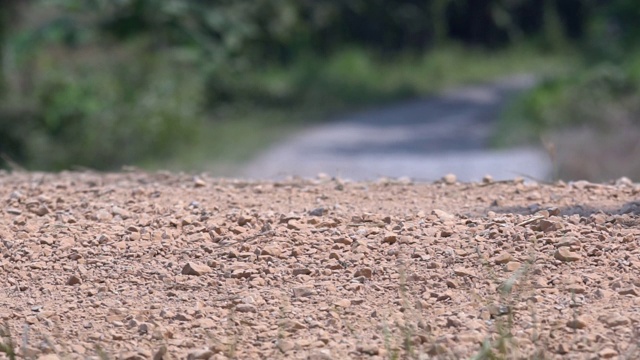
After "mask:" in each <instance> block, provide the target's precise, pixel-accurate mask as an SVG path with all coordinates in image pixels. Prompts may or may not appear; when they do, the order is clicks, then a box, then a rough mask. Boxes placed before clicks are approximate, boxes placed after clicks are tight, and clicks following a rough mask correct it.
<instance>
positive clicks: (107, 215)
mask: <svg viewBox="0 0 640 360" xmlns="http://www.w3.org/2000/svg"><path fill="white" fill-rule="evenodd" d="M112 217H113V216H112V215H111V212H110V211H107V210H105V209H100V210H98V211H96V213H95V214H94V216H93V218H94V220H97V221H109V220H111V218H112Z"/></svg>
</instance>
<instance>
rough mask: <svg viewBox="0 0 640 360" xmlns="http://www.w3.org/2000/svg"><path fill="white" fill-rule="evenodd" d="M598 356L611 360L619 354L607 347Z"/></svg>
mask: <svg viewBox="0 0 640 360" xmlns="http://www.w3.org/2000/svg"><path fill="white" fill-rule="evenodd" d="M598 356H600V358H601V359H610V358H612V357H616V356H618V352H617V351H616V350H615V349H613V348H610V347H605V348H604V349H602V350H600V351H598Z"/></svg>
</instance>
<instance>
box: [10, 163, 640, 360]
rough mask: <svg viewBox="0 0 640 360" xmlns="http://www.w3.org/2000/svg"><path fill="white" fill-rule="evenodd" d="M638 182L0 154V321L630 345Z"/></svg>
mask: <svg viewBox="0 0 640 360" xmlns="http://www.w3.org/2000/svg"><path fill="white" fill-rule="evenodd" d="M639 198H640V184H633V183H630V182H629V181H627V180H625V179H621V180H620V181H619V182H618V184H616V185H606V184H591V183H586V182H576V183H571V184H565V183H562V182H560V183H556V184H553V185H539V184H535V183H527V184H524V183H521V182H511V181H505V182H494V183H484V184H483V183H455V184H444V183H436V184H412V183H406V182H389V181H387V182H376V183H373V182H353V183H352V182H340V181H336V180H323V179H320V180H306V181H302V180H299V181H294V182H243V181H238V180H223V179H210V178H207V177H206V176H203V177H201V178H193V177H190V176H185V175H176V174H168V173H158V174H143V173H125V174H92V173H62V174H37V173H24V174H13V175H9V174H6V173H2V172H0V201H2V207H1V208H0V211H1V213H0V255H1V256H0V281H1V284H2V286H0V321H2V322H3V323H5V324H6V325H7V326H8V330H9V331H8V333H10V337H11V338H12V339H13V341H14V345H11V346H9V348H13V349H14V350H15V351H17V352H18V354H21V355H24V356H27V357H31V358H44V359H48V360H55V359H59V358H60V359H84V358H92V359H97V358H98V356H99V357H100V358H105V356H106V357H108V358H110V359H151V358H153V359H156V360H159V359H178V358H180V359H183V358H187V359H209V358H211V359H228V358H234V359H398V358H401V359H404V358H416V359H418V358H419V359H422V358H440V359H459V358H470V357H471V356H474V355H482V356H484V357H482V356H480V357H478V358H480V359H488V358H504V359H517V358H523V359H524V358H526V359H529V358H533V357H534V356H537V358H549V359H598V358H620V359H637V358H638V357H640V353H639V352H638V348H637V344H638V341H639V340H640V337H639V336H638V330H640V329H639V324H640V277H639V275H638V274H640V226H639V225H640V206H639V205H638V203H636V202H634V200H638V199H639ZM6 335H7V332H5V336H3V337H2V339H1V341H2V343H3V344H5V345H7V344H10V342H9V337H8V336H6ZM0 349H2V347H0ZM5 349H6V348H5ZM501 352H502V353H501ZM490 353H493V354H494V355H495V357H490ZM45 356H46V357H45ZM1 358H5V359H6V358H8V356H7V355H6V354H5V355H3V354H2V353H0V359H1Z"/></svg>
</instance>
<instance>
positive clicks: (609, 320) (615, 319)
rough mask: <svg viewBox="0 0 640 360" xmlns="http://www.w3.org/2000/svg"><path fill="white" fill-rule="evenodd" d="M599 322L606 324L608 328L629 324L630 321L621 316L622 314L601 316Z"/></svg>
mask: <svg viewBox="0 0 640 360" xmlns="http://www.w3.org/2000/svg"><path fill="white" fill-rule="evenodd" d="M598 320H599V321H600V322H602V323H604V324H605V325H607V326H608V327H615V326H621V325H627V324H629V319H628V318H626V317H623V316H621V315H620V314H611V315H605V316H601V317H599V318H598Z"/></svg>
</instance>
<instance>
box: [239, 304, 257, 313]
mask: <svg viewBox="0 0 640 360" xmlns="http://www.w3.org/2000/svg"><path fill="white" fill-rule="evenodd" d="M236 311H237V312H241V313H249V312H251V313H255V312H258V309H257V308H256V307H255V306H254V305H251V304H238V305H236Z"/></svg>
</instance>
